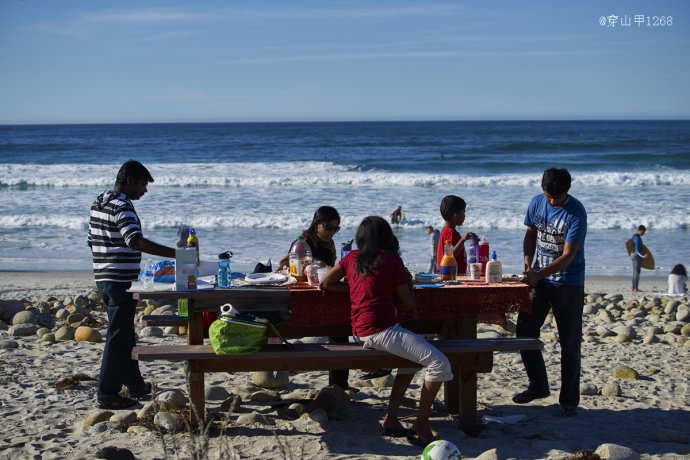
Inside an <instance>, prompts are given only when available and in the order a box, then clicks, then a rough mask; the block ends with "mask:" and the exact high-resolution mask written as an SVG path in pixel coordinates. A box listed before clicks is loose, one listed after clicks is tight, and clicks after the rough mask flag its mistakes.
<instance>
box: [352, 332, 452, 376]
mask: <svg viewBox="0 0 690 460" xmlns="http://www.w3.org/2000/svg"><path fill="white" fill-rule="evenodd" d="M357 339H359V340H361V341H362V342H363V343H364V348H371V349H373V350H379V351H387V352H388V353H390V354H393V355H396V356H400V357H402V358H405V359H409V360H410V361H413V362H415V363H419V364H421V365H422V366H424V367H425V368H426V375H425V376H424V379H425V380H428V381H429V382H446V381H448V380H453V370H452V368H451V366H450V362H449V361H448V358H446V355H444V354H443V353H441V352H440V351H439V350H438V348H436V347H434V346H433V345H431V344H430V343H429V342H427V341H426V340H424V339H423V338H422V337H420V336H418V335H417V334H415V333H414V332H411V331H408V330H407V329H405V328H404V327H402V326H400V325H399V324H396V325H395V326H391V327H389V328H388V329H386V330H384V331H381V332H377V333H376V334H372V335H368V336H366V337H358V338H357ZM418 370H419V369H416V368H405V369H398V374H414V373H415V372H417V371H418Z"/></svg>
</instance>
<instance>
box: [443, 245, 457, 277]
mask: <svg viewBox="0 0 690 460" xmlns="http://www.w3.org/2000/svg"><path fill="white" fill-rule="evenodd" d="M439 273H440V274H441V281H455V279H456V276H457V274H458V261H457V260H455V256H454V255H453V243H452V242H451V241H450V240H446V241H445V242H444V245H443V259H441V266H440V267H439Z"/></svg>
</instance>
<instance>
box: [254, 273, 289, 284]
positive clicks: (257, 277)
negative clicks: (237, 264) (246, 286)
mask: <svg viewBox="0 0 690 460" xmlns="http://www.w3.org/2000/svg"><path fill="white" fill-rule="evenodd" d="M244 280H245V281H246V282H247V283H250V284H278V283H284V282H285V281H286V280H287V277H286V276H285V275H281V274H280V273H252V274H250V275H247V276H245V277H244Z"/></svg>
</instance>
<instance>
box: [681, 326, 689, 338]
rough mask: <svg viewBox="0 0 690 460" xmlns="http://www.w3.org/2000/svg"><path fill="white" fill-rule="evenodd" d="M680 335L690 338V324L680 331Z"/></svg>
mask: <svg viewBox="0 0 690 460" xmlns="http://www.w3.org/2000/svg"><path fill="white" fill-rule="evenodd" d="M680 335H682V336H683V337H690V324H686V325H685V326H683V327H682V328H681V329H680Z"/></svg>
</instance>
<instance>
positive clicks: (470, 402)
mask: <svg viewBox="0 0 690 460" xmlns="http://www.w3.org/2000/svg"><path fill="white" fill-rule="evenodd" d="M457 373H458V374H459V375H458V377H459V378H458V381H459V388H458V398H459V399H460V402H461V410H460V413H459V414H458V421H459V426H460V429H461V430H463V431H464V432H465V433H467V434H468V435H470V436H476V435H477V434H479V431H480V426H479V424H478V423H477V369H476V368H467V367H464V368H463V367H460V366H458V368H457Z"/></svg>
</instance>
